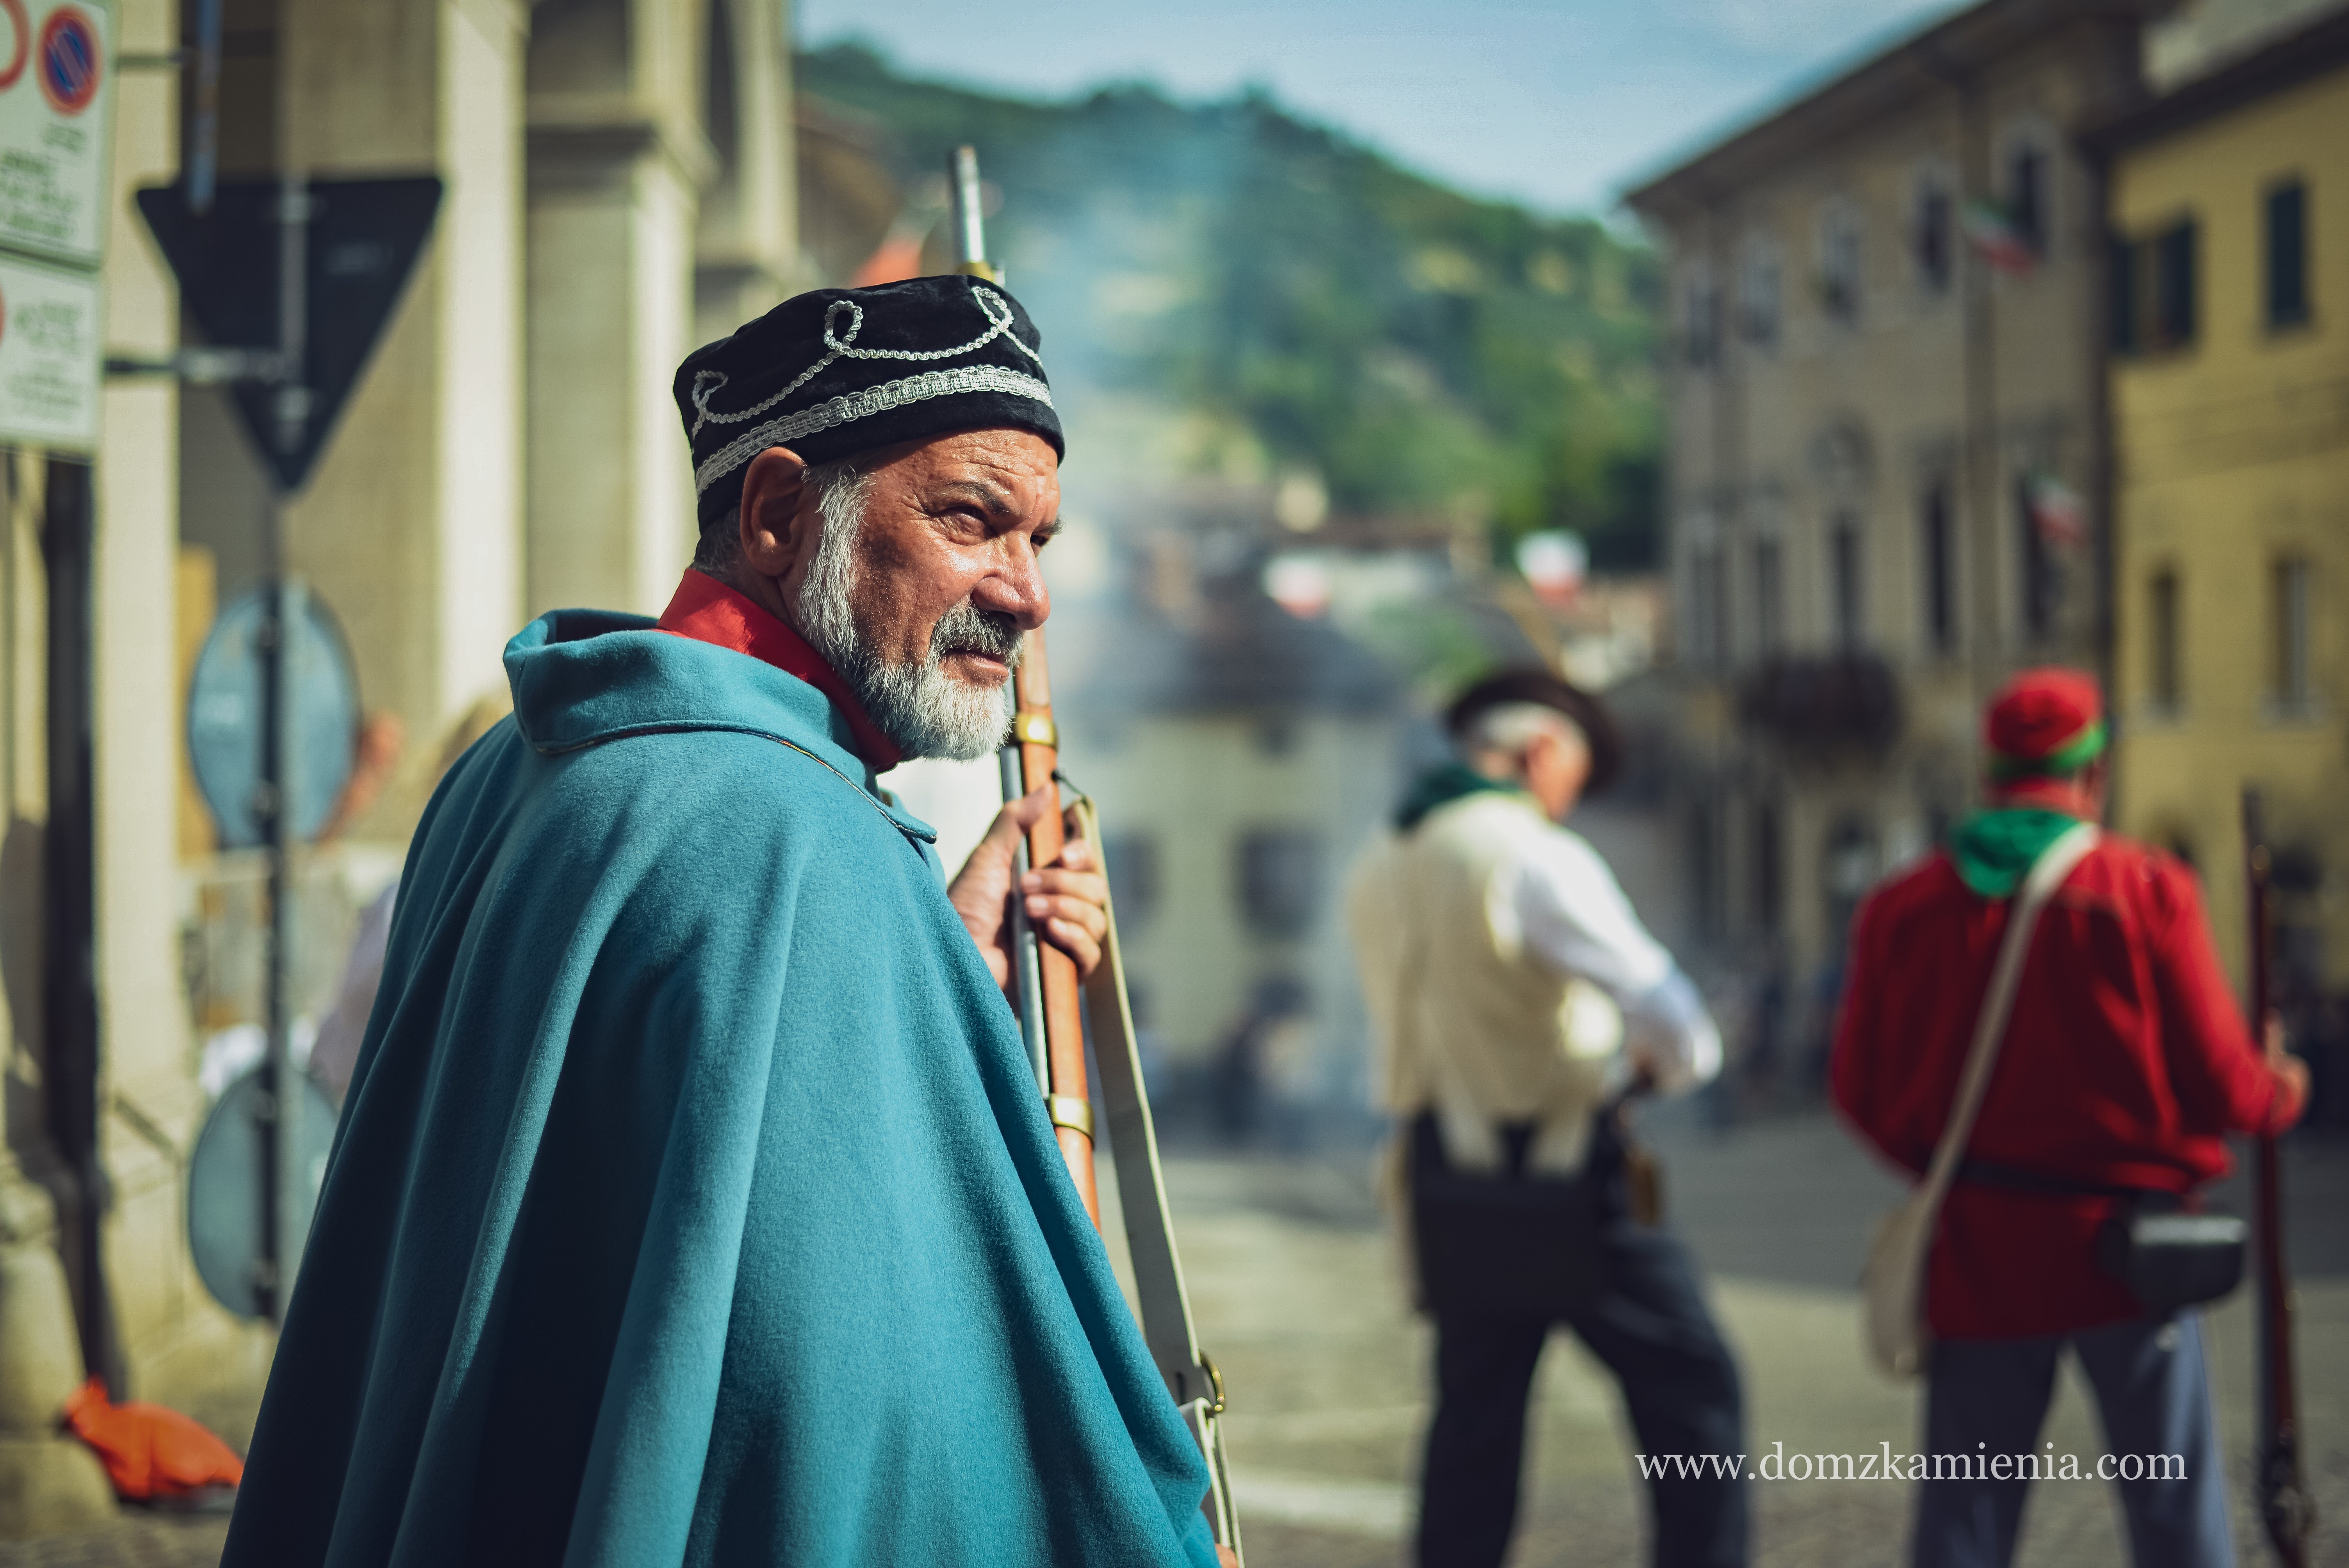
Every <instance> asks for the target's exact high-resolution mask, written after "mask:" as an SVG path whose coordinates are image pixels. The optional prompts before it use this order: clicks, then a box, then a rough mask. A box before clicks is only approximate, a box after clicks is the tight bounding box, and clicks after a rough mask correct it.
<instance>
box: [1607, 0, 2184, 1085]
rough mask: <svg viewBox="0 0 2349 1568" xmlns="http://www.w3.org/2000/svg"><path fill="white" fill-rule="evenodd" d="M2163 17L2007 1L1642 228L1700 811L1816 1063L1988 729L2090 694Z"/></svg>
mask: <svg viewBox="0 0 2349 1568" xmlns="http://www.w3.org/2000/svg"><path fill="white" fill-rule="evenodd" d="M2168 8H2169V7H2168V5H2164V4H2158V3H2154V0H2147V3H2144V4H2123V3H2115V0H1988V3H1986V4H1982V5H1975V6H1973V7H1971V9H1968V10H1966V11H1963V12H1961V13H1960V14H1959V15H1955V16H1953V17H1951V18H1949V19H1947V20H1945V21H1943V22H1940V23H1939V24H1938V25H1936V26H1932V27H1930V28H1929V29H1927V30H1926V31H1924V32H1922V33H1920V34H1919V35H1917V36H1913V37H1911V38H1909V39H1908V40H1907V41H1905V42H1903V43H1901V44H1899V45H1897V46H1894V47H1892V48H1890V49H1889V50H1887V51H1886V52H1884V53H1882V54H1880V55H1878V57H1874V58H1872V59H1870V60H1868V61H1867V62H1865V63H1864V64H1862V65H1860V66H1858V67H1856V68H1855V69H1853V70H1851V71H1849V72H1847V73H1846V74H1845V75H1843V76H1841V77H1837V78H1836V79H1835V80H1833V81H1831V82H1829V83H1827V84H1826V85H1825V86H1824V87H1821V88H1817V89H1816V90H1814V91H1812V92H1810V93H1808V94H1806V96H1804V97H1803V98H1800V99H1799V100H1797V101H1795V102H1794V103H1792V104H1790V105H1788V106H1787V107H1785V108H1782V109H1780V110H1779V111H1777V112H1776V113H1775V114H1772V115H1771V116H1769V117H1768V118H1766V119H1764V120H1762V121H1761V122H1759V123H1757V124H1755V125H1754V126H1752V127H1751V128H1749V129H1745V130H1744V131H1741V132H1739V133H1738V134H1736V135H1734V136H1733V137H1731V138H1729V139H1726V140H1724V141H1723V142H1721V143H1720V144H1719V145H1717V146H1714V147H1713V148H1711V149H1709V150H1706V151H1704V152H1702V153H1701V154H1700V155H1698V156H1697V157H1696V158H1694V159H1692V160H1689V161H1687V162H1686V163H1683V164H1682V165H1681V166H1679V167H1678V168H1675V169H1673V170H1670V171H1669V172H1667V173H1665V174H1663V175H1661V177H1659V178H1657V179H1654V180H1651V181H1648V182H1647V183H1645V184H1644V185H1642V186H1640V188H1639V189H1638V190H1636V191H1633V192H1632V193H1631V195H1630V201H1631V204H1632V205H1633V207H1634V208H1635V209H1636V210H1637V211H1639V212H1640V214H1641V215H1642V216H1644V217H1645V218H1646V219H1647V220H1648V221H1649V222H1650V223H1651V225H1652V227H1653V228H1654V230H1655V231H1656V232H1658V233H1659V235H1660V236H1661V238H1662V240H1663V242H1664V243H1665V245H1666V246H1667V248H1668V252H1669V255H1670V265H1671V279H1672V304H1671V312H1672V327H1673V340H1672V341H1673V351H1672V364H1671V377H1670V390H1669V394H1668V396H1669V404H1668V407H1669V409H1670V416H1671V457H1670V467H1669V483H1668V490H1669V501H1668V505H1669V508H1670V511H1669V516H1668V518H1667V520H1666V522H1667V528H1668V534H1669V542H1670V546H1669V552H1670V571H1671V579H1672V583H1673V591H1674V598H1675V608H1676V623H1675V624H1676V640H1677V649H1676V653H1677V664H1678V669H1679V671H1680V674H1681V676H1682V705H1681V707H1682V713H1681V719H1680V724H1679V735H1680V746H1681V749H1682V764H1683V769H1682V775H1683V778H1684V779H1685V780H1686V782H1685V783H1684V785H1683V792H1684V799H1683V805H1682V810H1683V811H1684V820H1685V823H1686V831H1687V833H1688V835H1689V839H1690V845H1691V852H1690V856H1689V863H1690V866H1691V875H1692V882H1693V884H1694V885H1693V887H1692V893H1693V896H1694V899H1695V903H1696V907H1697V911H1698V923H1699V924H1700V926H1701V928H1702V930H1703V931H1704V932H1705V933H1706V934H1707V936H1708V939H1709V945H1710V947H1711V949H1712V951H1713V954H1714V957H1715V959H1716V960H1717V961H1720V962H1723V963H1725V964H1730V965H1737V966H1740V967H1745V968H1748V969H1753V970H1760V971H1772V972H1775V973H1776V974H1777V975H1779V976H1780V977H1781V979H1782V980H1783V981H1784V982H1785V984H1783V985H1780V986H1779V988H1778V994H1779V995H1784V996H1785V997H1786V998H1787V1003H1786V1005H1787V1006H1792V1007H1793V1008H1794V1009H1795V1012H1796V1014H1797V1015H1798V1016H1800V1015H1804V1014H1807V1015H1808V1031H1807V1032H1808V1034H1809V1038H1810V1042H1811V1047H1810V1048H1811V1049H1812V1050H1814V1051H1815V1050H1816V1046H1817V1044H1818V1043H1819V1041H1820V1039H1821V1031H1822V1029H1823V1026H1824V1022H1825V1016H1826V1009H1827V1007H1828V1006H1830V1005H1831V1002H1832V996H1833V993H1834V985H1835V977H1836V975H1837V965H1839V962H1840V952H1841V946H1842V942H1843V936H1844V930H1845V926H1846V924H1847V922H1848V920H1849V918H1850V915H1851V912H1852V910H1853V908H1854V906H1855V904H1856V903H1857V900H1858V898H1859V897H1860V896H1861V895H1862V894H1863V893H1864V892H1865V891H1866V890H1867V888H1868V886H1869V885H1870V884H1871V883H1873V882H1875V881H1876V880H1877V878H1878V876H1879V875H1881V874H1882V872H1884V871H1885V870H1886V869H1888V868H1889V867H1891V866H1894V865H1897V864H1899V863H1900V862H1902V861H1907V860H1909V859H1911V858H1913V857H1914V856H1916V855H1918V854H1920V853H1921V852H1922V851H1924V850H1925V848H1926V847H1927V846H1928V845H1929V844H1930V843H1931V842H1932V841H1933V840H1934V839H1935V838H1936V837H1937V836H1938V834H1939V833H1940V830H1942V829H1943V828H1944V827H1945V826H1946V825H1947V824H1948V823H1949V822H1950V821H1951V820H1952V819H1953V818H1954V817H1955V816H1956V815H1958V814H1959V813H1960V812H1961V811H1962V810H1965V809H1966V808H1967V806H1968V805H1969V804H1970V801H1971V794H1972V789H1973V786H1974V780H1975V775H1976V770H1977V759H1976V754H1975V738H1974V730H1975V724H1976V715H1977V712H1978V707H1979V704H1980V701H1981V699H1982V697H1983V696H1984V695H1986V694H1987V692H1988V691H1989V690H1990V689H1991V688H1992V686H1995V685H1996V684H1997V683H1998V682H1999V681H2000V680H2001V679H2002V678H2003V677H2004V676H2006V675H2007V674H2008V673H2009V672H2011V671H2012V670H2013V669H2015V668H2017V667H2020V666H2023V665H2032V664H2040V663H2064V664H2070V665H2080V666H2084V667H2087V668H2091V669H2095V668H2099V667H2101V664H2102V649H2103V646H2104V644H2105V633H2106V621H2107V617H2108V614H2109V611H2108V602H2107V598H2106V593H2105V590H2104V586H2103V584H2104V572H2105V555H2104V553H2103V552H2104V548H2105V546H2104V541H2105V539H2106V532H2105V530H2104V527H2103V516H2104V512H2105V505H2104V500H2105V491H2106V454H2105V451H2104V449H2103V445H2102V441H2101V438H2100V435H2099V431H2100V429H2101V428H2102V414H2103V411H2102V397H2103V393H2102V387H2103V365H2102V362H2101V357H2100V349H2099V343H2098V340H2097V339H2096V337H2095V334H2094V333H2093V332H2092V331H2091V330H2090V329H2089V325H2088V324H2090V323H2092V322H2094V321H2095V320H2097V319H2098V316H2097V314H2096V313H2097V304H2096V302H2097V300H2098V298H2099V297H2100V296H2099V294H2098V289H2099V274H2100V269H2101V266H2102V261H2103V254H2104V246H2103V241H2102V235H2101V223H2102V211H2103V204H2102V197H2101V194H2100V192H2099V191H2098V189H2097V187H2096V183H2095V170H2093V168H2092V167H2091V166H2090V164H2089V163H2088V162H2087V161H2086V160H2085V159H2084V158H2083V157H2082V155H2081V154H2080V152H2079V150H2078V147H2077V142H2076V138H2077V136H2078V135H2079V133H2080V132H2081V131H2083V130H2084V129H2086V128H2088V127H2090V126H2093V125H2095V124H2099V123H2101V122H2103V121H2105V120H2106V119H2110V118H2112V117H2113V116H2115V115H2116V114H2118V113H2120V112H2122V111H2123V110H2125V109H2127V108H2130V107H2132V106H2133V105H2134V104H2136V103H2137V102H2139V101H2141V100H2142V99H2143V98H2145V97H2146V96H2147V88H2146V86H2145V81H2144V77H2143V75H2142V71H2141V67H2140V60H2141V56H2142V39H2141V35H2142V31H2143V28H2144V26H2145V25H2146V24H2147V22H2148V21H2149V20H2151V19H2153V18H2154V17H2156V16H2157V15H2159V14H2161V13H2162V12H2164V11H2166V10H2168Z"/></svg>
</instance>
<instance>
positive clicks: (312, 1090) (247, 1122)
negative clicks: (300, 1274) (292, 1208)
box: [188, 1068, 335, 1317]
mask: <svg viewBox="0 0 2349 1568" xmlns="http://www.w3.org/2000/svg"><path fill="white" fill-rule="evenodd" d="M262 1070H263V1069H261V1068H254V1069H253V1070H252V1071H251V1072H248V1073H246V1074H245V1075H244V1076H243V1078H238V1079H237V1080H236V1081H235V1082H234V1083H233V1084H231V1085H229V1086H228V1090H227V1092H226V1093H224V1094H222V1096H221V1097H220V1100H219V1102H218V1103H217V1104H215V1105H214V1106H213V1107H212V1115H211V1116H210V1117H208V1118H206V1119H205V1121H204V1130H203V1131H202V1133H201V1134H199V1135H198V1136H197V1139H196V1151H195V1153H194V1155H193V1156H191V1158H190V1159H189V1161H188V1247H189V1251H190V1252H191V1253H194V1255H195V1262H196V1274H197V1275H198V1276H199V1277H200V1278H202V1280H203V1282H204V1288H205V1289H206V1290H209V1291H211V1292H212V1295H214V1296H215V1297H217V1298H218V1299H219V1301H220V1304H221V1305H222V1306H224V1307H226V1308H228V1309H229V1310H230V1311H231V1312H233V1313H237V1314H239V1315H243V1316H245V1317H259V1316H261V1315H263V1308H264V1305H265V1304H264V1299H263V1296H262V1289H261V1284H262V1279H261V1259H262V1248H261V1233H262V1226H263V1224H264V1222H265V1218H266V1214H267V1210H266V1208H265V1206H264V1203H263V1202H262V1200H263V1197H264V1193H263V1192H262V1190H261V1177H262V1172H263V1171H264V1169H265V1167H264V1165H263V1163H262V1154H263V1151H264V1149H265V1148H266V1147H267V1144H268V1141H269V1137H270V1132H271V1128H270V1125H269V1123H268V1122H266V1121H264V1120H263V1119H262V1116H263V1113H264V1111H265V1110H266V1109H268V1105H269V1097H268V1094H267V1092H266V1091H265V1090H264V1089H263V1088H262V1085H261V1080H262ZM294 1076H295V1078H298V1079H300V1080H301V1084H302V1090H303V1095H302V1126H301V1140H302V1154H301V1164H302V1175H303V1178H304V1179H303V1181H302V1182H301V1195H302V1196H301V1212H300V1213H299V1214H297V1215H296V1216H295V1219H296V1221H297V1222H299V1226H300V1229H301V1231H302V1233H304V1234H305V1235H306V1234H308V1233H309V1230H310V1219H311V1216H312V1215H313V1214H315V1213H316V1212H317V1208H318V1189H319V1188H320V1187H321V1186H323V1185H324V1184H325V1182H326V1155H327V1153H328V1151H329V1150H332V1149H333V1148H334V1145H335V1106H334V1102H333V1101H332V1100H330V1099H327V1098H326V1091H325V1090H323V1089H321V1088H319V1087H318V1086H317V1085H316V1083H315V1082H313V1081H312V1080H311V1078H310V1075H309V1074H307V1073H304V1072H296V1073H295V1075H294Z"/></svg>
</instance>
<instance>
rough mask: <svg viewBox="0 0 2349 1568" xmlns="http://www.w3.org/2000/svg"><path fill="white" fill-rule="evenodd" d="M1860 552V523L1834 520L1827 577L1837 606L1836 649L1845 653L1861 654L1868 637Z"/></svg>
mask: <svg viewBox="0 0 2349 1568" xmlns="http://www.w3.org/2000/svg"><path fill="white" fill-rule="evenodd" d="M1862 564H1863V562H1861V560H1860V548H1859V520H1858V519H1857V518H1855V517H1852V516H1851V515H1849V514H1848V513H1846V514H1844V515H1842V516H1840V517H1837V519H1836V520H1835V523H1834V526H1833V527H1831V528H1830V529H1828V531H1827V574H1828V577H1829V579H1830V581H1829V583H1828V590H1829V598H1830V600H1831V601H1832V603H1833V604H1834V606H1835V637H1836V647H1837V650H1838V651H1839V652H1842V653H1847V654H1850V653H1857V652H1858V651H1859V643H1860V639H1861V637H1863V636H1864V635H1866V634H1867V629H1868V628H1867V624H1866V606H1865V604H1864V603H1863V601H1862V594H1861V578H1860V569H1861V566H1862Z"/></svg>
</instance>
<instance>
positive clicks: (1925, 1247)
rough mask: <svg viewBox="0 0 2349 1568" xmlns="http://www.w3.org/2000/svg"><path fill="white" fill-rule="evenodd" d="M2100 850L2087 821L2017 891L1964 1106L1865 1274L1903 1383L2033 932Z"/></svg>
mask: <svg viewBox="0 0 2349 1568" xmlns="http://www.w3.org/2000/svg"><path fill="white" fill-rule="evenodd" d="M2095 847H2096V826H2095V823H2093V822H2082V823H2081V824H2080V825H2079V826H2077V827H2075V828H2071V829H2067V830H2065V831H2064V834H2063V836H2062V837H2060V838H2058V839H2057V840H2056V841H2054V843H2052V844H2050V845H2048V846H2047V848H2046V849H2045V850H2044V851H2041V852H2040V856H2039V859H2038V860H2037V861H2033V863H2032V867H2031V872H2030V874H2028V875H2027V876H2025V877H2024V878H2023V886H2022V888H2021V889H2020V890H2019V891H2018V892H2016V894H2015V899H2014V908H2013V913H2010V914H2009V915H2008V916H2007V922H2006V935H2005V937H2004V939H2003V940H2002V941H2001V942H2000V944H1999V948H1998V959H1997V961H1996V962H1995V963H1994V964H1993V965H1992V966H1991V972H1990V991H1989V993H1988V994H1987V995H1984V996H1983V997H1982V1012H1981V1014H1980V1015H1979V1016H1977V1017H1976V1018H1975V1019H1974V1037H1973V1043H1972V1045H1971V1047H1969V1048H1968V1050H1967V1052H1966V1065H1965V1070H1964V1071H1963V1072H1961V1074H1960V1075H1959V1078H1958V1098H1957V1102H1956V1103H1955V1104H1954V1105H1952V1106H1951V1108H1950V1120H1949V1125H1948V1126H1946V1127H1944V1128H1943V1129H1942V1130H1941V1140H1940V1143H1939V1144H1938V1145H1936V1146H1935V1147H1934V1150H1933V1162H1932V1164H1931V1165H1930V1166H1929V1167H1928V1168H1927V1169H1926V1171H1925V1179H1924V1180H1923V1181H1920V1182H1918V1183H1917V1185H1916V1186H1915V1187H1914V1188H1912V1189H1911V1190H1910V1191H1909V1196H1908V1197H1907V1198H1906V1199H1904V1200H1903V1201H1902V1202H1901V1203H1900V1205H1899V1207H1898V1208H1896V1209H1894V1210H1893V1211H1892V1212H1890V1213H1889V1214H1887V1215H1885V1216H1884V1218H1883V1219H1882V1220H1881V1221H1879V1222H1878V1224H1877V1227H1876V1236H1875V1239H1874V1240H1872V1241H1871V1242H1869V1243H1868V1264H1867V1267H1865V1268H1864V1269H1863V1270H1861V1272H1860V1276H1859V1283H1860V1302H1861V1311H1862V1313H1863V1314H1864V1323H1865V1327H1866V1330H1867V1335H1868V1356H1869V1358H1870V1359H1872V1360H1873V1361H1874V1362H1875V1363H1876V1364H1877V1366H1878V1367H1881V1368H1882V1369H1883V1370H1884V1371H1886V1372H1888V1373H1889V1374H1890V1375H1891V1376H1892V1377H1898V1378H1902V1379H1906V1378H1910V1377H1916V1376H1917V1375H1918V1374H1919V1373H1920V1372H1921V1371H1923V1370H1924V1367H1925V1352H1926V1351H1927V1349H1928V1348H1930V1345H1931V1336H1930V1333H1929V1332H1928V1330H1927V1329H1926V1326H1925V1260H1926V1256H1927V1254H1928V1253H1930V1252H1931V1250H1932V1246H1933V1233H1934V1231H1935V1230H1936V1229H1937V1228H1938V1227H1939V1224H1940V1217H1941V1200H1942V1199H1943V1198H1945V1197H1947V1196H1948V1195H1949V1191H1950V1182H1951V1179H1952V1178H1953V1177H1954V1176H1955V1175H1956V1174H1957V1169H1958V1161H1959V1160H1960V1159H1961V1157H1962V1156H1963V1155H1964V1153H1965V1148H1966V1140H1968V1139H1970V1138H1971V1137H1972V1136H1973V1130H1974V1118H1975V1117H1976V1116H1977V1115H1978V1114H1980V1112H1981V1110H1982V1097H1983V1095H1984V1094H1985V1093H1986V1092H1987V1091H1988V1090H1989V1088H1990V1075H1991V1069H1992V1068H1993V1067H1994V1066H1996V1064H1997V1061H1998V1047H1999V1044H2000V1042H2001V1041H2002V1040H2003V1039H2004V1038H2005V1037H2006V1026H2007V1020H2008V1019H2009V1018H2011V1017H2012V1016H2013V1013H2014V988H2015V985H2016V984H2017V983H2018V982H2019V981H2020V980H2021V979H2022V978H2023V956H2024V954H2027V953H2028V952H2029V951H2030V947H2031V934H2032V931H2033V929H2034V928H2035V927H2036V926H2037V925H2038V923H2039V912H2040V910H2041V909H2043V908H2044V907H2045V905H2046V903H2047V900H2048V897H2049V895H2050V894H2052V893H2054V891H2055V890H2056V889H2057V888H2059V887H2061V886H2062V885H2063V883H2064V878H2065V877H2067V876H2069V875H2071V874H2072V868H2073V867H2074V866H2076V865H2078V864H2079V863H2080V861H2081V860H2082V859H2083V858H2084V857H2085V855H2086V854H2087V852H2088V851H2090V850H2093V849H2095Z"/></svg>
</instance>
